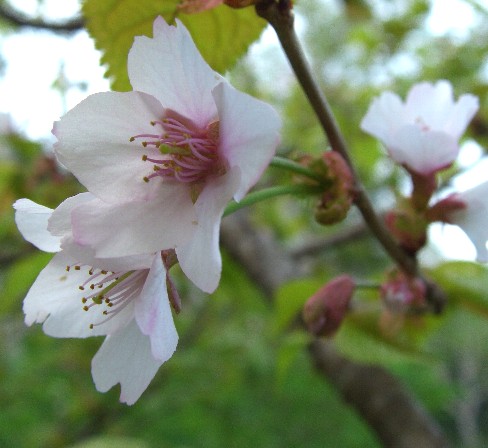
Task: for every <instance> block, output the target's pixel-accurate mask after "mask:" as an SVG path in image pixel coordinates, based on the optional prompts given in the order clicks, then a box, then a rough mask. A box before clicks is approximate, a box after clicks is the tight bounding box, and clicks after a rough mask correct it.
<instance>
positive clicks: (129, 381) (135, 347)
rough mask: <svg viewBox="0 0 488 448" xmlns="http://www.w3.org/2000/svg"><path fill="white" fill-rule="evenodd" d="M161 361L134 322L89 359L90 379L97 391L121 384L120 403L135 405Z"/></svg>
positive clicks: (109, 337)
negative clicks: (91, 378)
mask: <svg viewBox="0 0 488 448" xmlns="http://www.w3.org/2000/svg"><path fill="white" fill-rule="evenodd" d="M161 364H163V362H162V361H160V360H158V359H155V358H154V357H153V356H152V353H151V343H150V341H149V338H148V337H147V336H145V335H143V334H142V333H141V331H140V329H139V326H138V325H137V323H136V322H135V321H133V322H131V323H130V324H129V325H127V326H126V327H125V328H123V329H122V330H120V331H118V332H117V333H114V334H111V335H110V336H108V337H107V338H106V339H105V341H104V342H103V344H102V346H101V347H100V349H99V350H98V352H97V354H96V355H95V356H94V358H93V360H92V376H93V381H94V382H95V386H96V388H97V390H98V391H100V392H106V391H108V390H109V389H110V388H112V387H113V386H115V385H116V384H117V383H120V387H121V393H120V401H121V402H123V403H127V404H129V405H131V404H134V403H135V402H136V401H137V400H138V399H139V397H140V396H141V395H142V393H143V392H144V391H145V390H146V389H147V386H149V383H150V382H151V380H152V379H153V378H154V375H156V372H157V371H158V369H159V367H160V366H161Z"/></svg>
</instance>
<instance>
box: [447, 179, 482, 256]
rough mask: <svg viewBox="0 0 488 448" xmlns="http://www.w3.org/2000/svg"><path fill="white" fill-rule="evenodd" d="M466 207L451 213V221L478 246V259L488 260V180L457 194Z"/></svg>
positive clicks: (457, 197)
mask: <svg viewBox="0 0 488 448" xmlns="http://www.w3.org/2000/svg"><path fill="white" fill-rule="evenodd" d="M456 199H458V200H461V201H463V202H464V203H465V204H466V208H464V209H462V210H459V211H456V212H454V213H452V214H451V216H450V221H451V222H452V223H453V224H456V225H457V226H459V227H461V229H462V230H463V231H464V233H466V235H468V237H469V239H470V240H471V241H472V242H473V244H474V246H475V247H476V252H477V260H478V261H480V262H482V263H486V262H488V249H487V247H486V244H487V242H488V182H483V183H482V184H480V185H477V186H476V187H474V188H471V189H470V190H467V191H464V192H462V193H459V194H456Z"/></svg>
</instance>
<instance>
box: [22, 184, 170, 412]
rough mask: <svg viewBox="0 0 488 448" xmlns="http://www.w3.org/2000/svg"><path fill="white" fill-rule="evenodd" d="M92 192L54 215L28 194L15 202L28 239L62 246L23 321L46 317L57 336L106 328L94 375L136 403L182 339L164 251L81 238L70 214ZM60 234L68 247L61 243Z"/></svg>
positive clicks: (102, 386)
mask: <svg viewBox="0 0 488 448" xmlns="http://www.w3.org/2000/svg"><path fill="white" fill-rule="evenodd" d="M91 200H92V197H91V195H90V194H88V193H85V194H82V195H78V196H75V197H73V198H69V199H68V200H66V201H65V202H64V203H63V204H61V206H60V207H59V209H58V213H57V219H53V218H51V216H52V210H51V209H49V208H47V207H43V206H41V205H38V204H36V203H34V202H32V201H30V200H27V199H20V200H18V201H17V202H16V203H15V204H14V207H15V209H16V213H15V219H16V223H17V226H18V228H19V230H20V231H21V233H22V235H23V236H24V237H25V239H26V240H27V241H29V242H31V243H32V244H34V245H36V246H37V247H38V248H40V249H42V250H45V251H48V252H57V253H56V254H55V255H54V257H53V258H52V260H51V261H50V262H49V264H48V265H47V266H46V268H44V270H43V271H42V272H41V273H40V274H39V276H38V277H37V279H36V281H35V282H34V284H33V285H32V287H31V288H30V290H29V292H28V293H27V296H26V298H25V300H24V306H23V309H24V313H25V322H26V324H27V325H32V324H33V323H43V330H44V332H45V333H46V334H48V335H50V336H54V337H63V338H64V337H74V338H86V337H89V336H100V335H106V336H107V337H106V338H105V341H104V342H103V344H102V346H101V347H100V349H99V351H98V352H97V354H96V355H95V357H94V358H93V361H92V376H93V380H94V382H95V385H96V387H97V389H98V390H99V391H101V392H105V391H107V390H108V389H110V388H111V387H112V386H114V385H115V384H117V383H120V386H121V394H120V400H121V401H122V402H125V403H127V404H133V403H134V402H135V401H136V400H137V399H138V398H139V397H140V395H141V394H142V393H143V392H144V390H145V389H146V388H147V386H148V385H149V383H150V381H151V380H152V378H153V377H154V375H155V374H156V372H157V370H158V369H159V367H160V366H161V364H163V363H164V362H165V361H167V360H168V359H169V358H170V357H171V356H172V354H173V352H174V351H175V349H176V345H177V342H178V335H177V332H176V329H175V326H174V322H173V317H172V312H171V309H170V304H169V300H168V293H167V289H166V288H167V284H166V282H167V280H168V277H167V270H166V266H165V262H164V260H165V254H164V253H159V252H158V253H156V254H150V255H139V256H132V257H123V258H122V257H121V258H105V259H103V260H101V259H97V258H95V257H94V256H93V254H94V251H93V250H91V249H90V248H82V247H79V246H77V245H76V244H75V243H74V241H73V238H72V235H71V234H70V229H69V223H70V218H69V214H70V212H71V210H72V209H73V208H74V207H75V206H76V205H78V204H80V203H83V202H87V201H91ZM48 227H49V228H50V229H51V228H52V229H54V230H55V231H56V232H57V233H58V234H59V235H57V236H55V235H53V234H52V233H51V232H50V231H48ZM61 234H62V236H61ZM61 240H63V243H64V244H65V245H66V247H67V249H66V250H61V251H59V250H60V243H61Z"/></svg>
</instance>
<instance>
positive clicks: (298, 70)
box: [256, 0, 418, 276]
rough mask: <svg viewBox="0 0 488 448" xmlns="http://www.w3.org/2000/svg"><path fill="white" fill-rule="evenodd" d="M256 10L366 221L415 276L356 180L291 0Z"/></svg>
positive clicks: (266, 1) (266, 0)
mask: <svg viewBox="0 0 488 448" xmlns="http://www.w3.org/2000/svg"><path fill="white" fill-rule="evenodd" d="M256 12H257V14H258V15H259V16H260V17H262V18H264V19H265V20H267V21H268V22H269V23H270V24H271V26H272V27H273V28H274V29H275V31H276V34H277V35H278V39H279V40H280V43H281V46H282V47H283V50H284V52H285V54H286V56H287V58H288V60H289V62H290V65H291V66H292V69H293V71H294V72H295V75H296V77H297V79H298V81H299V83H300V84H301V86H302V88H303V90H304V92H305V95H306V96H307V98H308V100H309V102H310V104H311V106H312V107H313V109H314V111H315V114H316V115H317V118H318V120H319V122H320V124H321V126H322V128H323V130H324V132H325V134H326V136H327V139H328V140H329V143H330V145H331V147H332V150H334V151H337V152H338V153H340V154H341V155H342V157H344V159H345V160H346V162H347V163H348V165H349V168H350V169H351V173H352V175H353V177H354V183H355V185H354V193H355V201H354V202H355V204H356V206H357V207H358V209H359V211H360V212H361V214H362V216H363V219H364V220H365V222H366V224H367V225H368V227H369V228H370V230H371V232H372V233H373V234H374V236H375V237H376V239H377V240H378V241H379V242H380V243H381V244H382V246H383V247H384V249H385V250H386V252H387V253H388V254H389V255H390V257H391V258H392V259H393V260H395V262H396V263H397V264H398V266H399V267H400V268H401V269H402V270H403V271H404V272H406V273H407V274H409V275H411V276H417V275H418V269H417V263H416V260H415V258H413V257H411V256H410V255H408V254H407V253H406V252H405V251H403V249H402V248H401V247H400V246H398V245H397V243H396V242H395V241H394V240H393V238H392V237H391V236H390V233H389V232H388V229H387V228H386V227H385V225H384V224H383V222H382V221H381V220H380V219H379V217H378V216H377V215H376V213H375V211H374V209H373V206H372V204H371V202H370V200H369V198H368V196H367V194H366V191H365V189H364V187H363V185H362V183H361V181H360V180H359V177H358V174H357V172H356V169H355V167H354V165H353V164H352V160H351V158H350V156H349V151H348V149H347V145H346V142H345V140H344V138H343V136H342V133H341V131H340V130H339V126H338V124H337V123H336V121H335V118H334V115H333V113H332V110H331V108H330V106H329V104H328V102H327V100H326V98H325V96H324V94H323V93H322V91H321V90H320V89H319V87H318V84H317V83H316V81H315V79H314V77H313V75H312V72H311V70H310V66H309V65H308V63H307V61H306V59H305V57H304V55H303V51H302V49H301V46H300V43H299V41H298V39H297V36H296V34H295V30H294V28H293V12H292V4H291V0H279V1H275V0H262V1H261V2H259V3H257V4H256Z"/></svg>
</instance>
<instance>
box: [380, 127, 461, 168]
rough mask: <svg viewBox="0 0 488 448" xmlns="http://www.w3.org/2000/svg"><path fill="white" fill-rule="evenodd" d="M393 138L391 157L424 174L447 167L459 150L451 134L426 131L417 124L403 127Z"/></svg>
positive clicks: (390, 150) (390, 147) (390, 149)
mask: <svg viewBox="0 0 488 448" xmlns="http://www.w3.org/2000/svg"><path fill="white" fill-rule="evenodd" d="M393 140H394V145H392V146H389V147H388V152H389V153H390V156H391V158H392V159H393V160H395V162H397V163H400V164H405V165H407V166H408V167H409V168H411V169H412V170H413V171H415V172H417V173H419V174H424V175H430V174H432V173H434V172H436V171H438V170H440V169H443V168H446V167H447V166H449V165H450V164H451V163H452V162H453V161H454V160H455V159H456V157H457V155H458V152H459V147H458V146H457V144H456V141H455V140H454V139H453V138H452V137H451V136H450V135H448V134H446V133H443V132H436V131H426V132H424V131H422V130H421V129H420V128H419V127H418V126H415V125H408V126H404V127H403V128H401V129H400V130H399V131H398V132H397V133H396V134H395V136H394V137H393Z"/></svg>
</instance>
